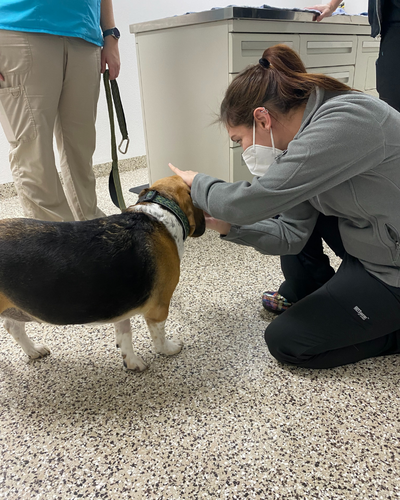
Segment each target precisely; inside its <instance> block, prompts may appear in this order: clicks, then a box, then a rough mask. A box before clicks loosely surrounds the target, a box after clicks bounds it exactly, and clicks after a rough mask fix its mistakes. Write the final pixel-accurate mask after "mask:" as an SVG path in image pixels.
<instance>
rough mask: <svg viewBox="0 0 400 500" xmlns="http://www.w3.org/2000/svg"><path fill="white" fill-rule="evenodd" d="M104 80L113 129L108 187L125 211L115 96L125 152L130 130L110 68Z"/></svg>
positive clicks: (112, 198) (112, 197)
mask: <svg viewBox="0 0 400 500" xmlns="http://www.w3.org/2000/svg"><path fill="white" fill-rule="evenodd" d="M103 81H104V88H105V92H106V98H107V107H108V116H109V118H110V131H111V156H112V168H111V172H110V177H109V180H108V187H109V191H110V196H111V200H112V202H113V203H114V205H115V206H116V207H118V208H119V209H120V210H121V211H123V210H125V209H126V205H125V200H124V197H123V194H122V188H121V180H120V177H119V171H118V154H117V143H116V140H115V125H114V111H113V103H112V101H113V98H114V106H115V111H116V113H117V118H118V124H119V127H120V130H121V134H122V141H121V144H120V147H121V145H122V143H123V142H124V141H125V140H126V141H127V144H126V148H125V153H126V151H127V150H128V145H129V138H128V131H127V128H126V121H125V115H124V111H123V108H122V103H121V97H120V95H119V89H118V84H117V82H116V81H115V80H112V81H111V88H110V76H109V72H108V69H106V70H105V72H104V74H103ZM120 151H121V149H120ZM121 152H122V151H121Z"/></svg>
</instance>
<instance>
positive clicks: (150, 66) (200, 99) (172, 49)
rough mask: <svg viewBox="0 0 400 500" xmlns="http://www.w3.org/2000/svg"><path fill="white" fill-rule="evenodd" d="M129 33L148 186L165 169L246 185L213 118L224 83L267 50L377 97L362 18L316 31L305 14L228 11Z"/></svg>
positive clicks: (235, 151)
mask: <svg viewBox="0 0 400 500" xmlns="http://www.w3.org/2000/svg"><path fill="white" fill-rule="evenodd" d="M260 16H261V17H262V18H260ZM271 16H272V19H271V18H270V17H271ZM340 18H341V19H340ZM325 21H327V22H325ZM131 32H132V33H134V34H135V39H136V47H137V56H138V69H139V79H140V89H141V102H142V110H143V122H144V131H145V139H146V153H147V161H148V167H149V177H150V181H151V182H154V181H155V180H156V179H158V178H161V177H164V176H167V175H170V173H171V172H170V170H169V168H168V163H169V162H171V163H173V164H175V165H176V166H178V167H180V168H182V169H185V170H186V169H190V170H195V171H199V172H204V173H207V174H210V175H213V176H215V177H219V178H221V179H224V180H228V181H231V182H234V181H237V180H246V179H251V175H250V174H249V172H248V170H247V167H246V165H245V164H244V162H243V160H242V156H241V153H242V150H241V148H240V147H237V145H235V144H233V143H232V142H231V141H230V140H229V137H228V135H227V132H226V130H225V128H224V127H223V126H222V125H221V124H219V123H218V121H217V118H218V111H219V106H220V103H221V100H222V98H223V96H224V93H225V90H226V88H227V86H228V85H229V83H230V82H231V81H232V79H233V78H234V77H235V76H236V75H237V74H238V73H239V72H240V71H242V70H243V69H244V68H246V67H247V66H248V65H250V64H255V63H257V62H258V60H259V59H260V57H261V56H262V53H263V51H264V50H265V49H266V48H267V47H269V46H272V45H276V44H277V43H284V44H286V45H288V46H289V47H291V48H293V49H294V50H296V51H297V52H298V53H299V54H300V56H301V58H302V60H303V62H304V64H305V66H306V68H307V71H309V72H314V73H317V72H318V73H324V74H327V75H330V76H333V77H334V78H337V79H338V80H340V81H342V82H344V83H346V84H347V85H349V86H354V87H355V88H358V89H359V90H363V91H366V92H368V93H371V94H374V93H376V91H375V61H376V58H377V56H378V51H379V43H378V42H377V41H375V40H373V39H372V38H371V37H370V36H369V33H370V27H369V25H368V21H367V19H366V18H364V17H361V16H336V17H335V18H329V20H324V21H323V22H322V23H315V22H312V14H309V13H303V12H296V13H294V12H291V11H282V12H281V11H275V10H273V11H270V13H268V11H266V10H265V9H251V8H236V7H230V8H226V9H218V10H216V11H208V12H204V13H199V14H190V15H187V16H179V17H174V18H167V19H163V20H159V21H154V22H150V23H142V24H137V25H132V26H131Z"/></svg>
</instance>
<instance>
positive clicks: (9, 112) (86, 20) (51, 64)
mask: <svg viewBox="0 0 400 500" xmlns="http://www.w3.org/2000/svg"><path fill="white" fill-rule="evenodd" d="M102 30H103V33H102ZM103 37H104V39H103ZM118 38H119V32H118V30H117V29H116V28H115V22H114V16H113V8H112V0H87V1H84V2H83V1H82V0H63V1H61V2H60V1H54V0H35V1H28V0H22V1H19V2H16V1H15V0H0V122H1V124H2V126H3V129H4V132H5V134H6V136H7V139H8V141H9V143H10V153H9V158H10V167H11V171H12V175H13V178H14V182H15V187H16V190H17V193H18V197H19V199H20V202H21V204H22V207H23V210H24V213H25V215H26V216H27V217H32V218H36V219H43V220H54V221H70V220H74V219H77V220H84V219H93V218H96V217H101V216H102V215H104V214H103V212H102V211H101V210H100V209H99V208H98V207H97V197H96V191H95V187H96V183H95V178H94V173H93V169H92V166H93V165H92V157H93V153H94V150H95V145H96V130H95V120H96V111H97V101H98V96H99V90H100V74H101V72H104V70H105V69H106V67H107V66H108V68H109V71H110V78H111V79H115V78H116V77H117V76H118V73H119V68H120V59H119V51H118ZM53 132H54V135H55V137H56V140H57V146H58V150H59V153H60V158H61V173H62V178H63V184H62V183H61V182H60V178H59V175H58V172H57V169H56V165H55V159H54V151H53Z"/></svg>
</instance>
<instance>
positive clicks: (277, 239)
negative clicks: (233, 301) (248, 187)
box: [222, 202, 319, 255]
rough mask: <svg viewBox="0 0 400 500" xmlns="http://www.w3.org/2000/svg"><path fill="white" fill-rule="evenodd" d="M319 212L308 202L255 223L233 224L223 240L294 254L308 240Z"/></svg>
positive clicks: (264, 249) (268, 251) (267, 252)
mask: <svg viewBox="0 0 400 500" xmlns="http://www.w3.org/2000/svg"><path fill="white" fill-rule="evenodd" d="M318 215H319V212H318V211H317V210H315V208H313V207H312V206H311V205H310V204H309V203H308V202H304V203H301V204H300V205H298V206H296V207H295V208H293V209H292V210H288V211H287V212H285V213H284V214H282V215H281V217H279V219H267V220H264V221H260V222H256V223H255V224H250V225H244V226H236V225H233V226H232V227H231V230H230V231H229V233H228V234H227V235H226V236H222V239H223V240H225V241H230V242H232V243H237V244H239V245H246V246H251V247H253V248H255V249H256V250H257V251H259V252H261V253H264V254H268V255H288V254H290V255H297V254H298V253H300V252H301V250H302V249H303V247H304V245H305V244H306V243H307V241H308V238H309V237H310V235H311V233H312V231H313V229H314V226H315V224H316V222H317V218H318Z"/></svg>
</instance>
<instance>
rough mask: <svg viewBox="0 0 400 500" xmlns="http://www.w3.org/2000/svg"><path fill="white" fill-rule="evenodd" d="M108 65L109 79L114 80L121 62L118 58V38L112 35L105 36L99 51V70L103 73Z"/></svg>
mask: <svg viewBox="0 0 400 500" xmlns="http://www.w3.org/2000/svg"><path fill="white" fill-rule="evenodd" d="M107 66H108V71H109V73H110V80H115V79H116V78H117V77H118V75H119V70H120V67H121V62H120V59H119V49H118V40H116V39H115V38H114V37H113V36H111V35H109V36H106V37H105V39H104V46H103V49H102V51H101V72H102V73H104V71H105V70H106V68H107Z"/></svg>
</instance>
